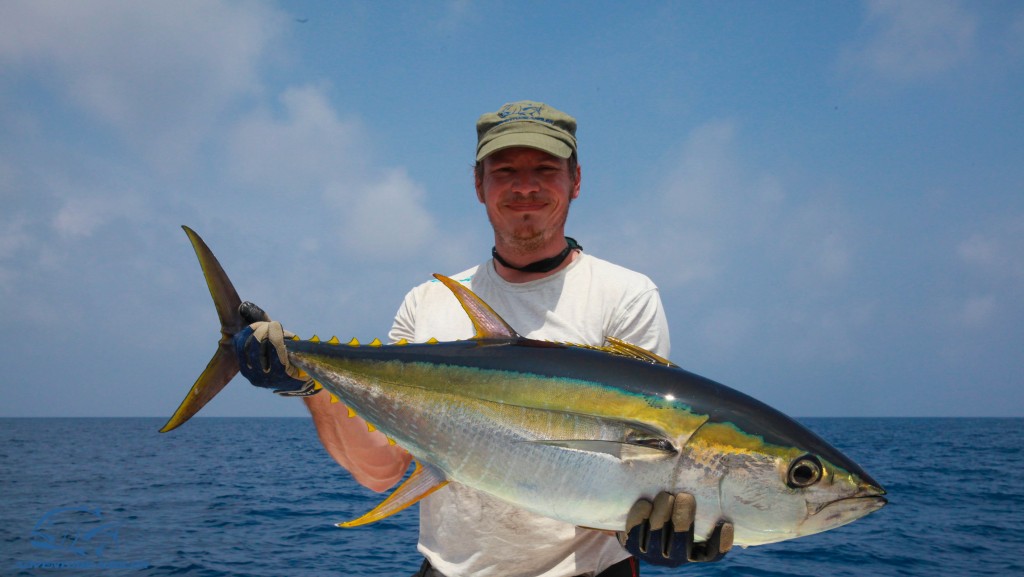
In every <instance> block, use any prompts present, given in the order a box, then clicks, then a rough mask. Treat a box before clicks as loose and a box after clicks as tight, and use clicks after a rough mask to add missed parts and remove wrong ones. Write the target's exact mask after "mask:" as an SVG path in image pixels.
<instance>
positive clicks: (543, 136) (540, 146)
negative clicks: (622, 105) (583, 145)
mask: <svg viewBox="0 0 1024 577" xmlns="http://www.w3.org/2000/svg"><path fill="white" fill-rule="evenodd" d="M476 138H477V143H476V160H477V162H479V161H481V160H483V159H484V158H485V157H487V156H488V155H490V154H493V153H495V152H497V151H499V150H502V149H504V148H512V147H514V146H525V147H527V148H536V149H537V150H543V151H544V152H546V153H548V154H551V155H553V156H557V157H558V158H569V157H570V156H572V154H573V153H574V152H576V119H575V118H573V117H571V116H569V115H568V114H566V113H564V112H562V111H560V110H557V109H555V108H553V107H551V106H548V105H547V104H544V103H541V102H532V101H530V100H521V101H519V102H510V103H508V104H506V105H505V106H502V107H501V109H500V110H498V111H497V112H488V113H487V114H484V115H483V116H481V117H480V118H479V120H477V121H476Z"/></svg>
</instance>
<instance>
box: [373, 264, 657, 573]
mask: <svg viewBox="0 0 1024 577" xmlns="http://www.w3.org/2000/svg"><path fill="white" fill-rule="evenodd" d="M452 278H453V279H455V280H457V281H459V282H461V283H463V284H464V285H466V286H468V287H469V288H470V289H471V290H472V291H473V292H475V293H476V294H477V295H478V296H479V297H480V298H482V299H483V300H484V301H485V302H487V303H488V304H489V305H490V306H491V308H492V309H494V311H495V312H497V313H498V314H499V315H501V317H502V318H503V319H505V321H506V322H508V324H509V325H511V326H512V328H513V329H515V330H516V331H517V332H518V333H519V334H521V335H523V336H524V337H529V338H533V339H542V340H550V341H562V342H572V343H579V344H586V345H594V346H601V345H603V344H605V339H606V338H607V337H609V336H612V337H616V338H619V339H622V340H624V341H627V342H630V343H633V344H635V345H639V346H641V347H644V348H646V349H648V350H651V351H653V352H655V353H657V354H658V355H661V356H663V357H666V358H667V357H668V354H669V336H668V322H667V321H666V319H665V313H664V311H663V309H662V306H661V298H660V297H659V295H658V289H657V287H656V286H655V285H654V283H653V282H651V280H650V279H649V278H647V277H646V276H644V275H642V274H640V273H637V272H634V271H631V270H629V269H626V268H623V267H620V266H618V265H614V264H612V263H610V262H607V261H604V260H601V259H599V258H596V257H593V256H590V255H588V254H584V253H580V254H578V255H576V258H575V260H573V262H572V263H570V264H569V266H567V267H566V268H564V269H562V270H561V271H559V272H557V273H555V274H554V275H552V276H549V277H546V278H543V279H540V280H536V281H531V282H526V283H510V282H507V281H505V280H504V279H502V278H501V277H499V276H498V274H497V273H496V272H495V271H494V265H493V262H492V261H488V262H486V263H484V264H483V265H480V266H477V267H474V268H471V269H469V270H467V271H464V272H462V273H459V274H457V275H455V276H453V277H452ZM472 336H473V326H472V323H471V322H470V320H469V317H467V316H466V313H465V311H463V310H462V307H461V306H460V305H459V303H458V301H457V300H456V299H455V297H454V296H453V295H452V294H451V291H449V290H448V288H447V287H445V286H444V285H443V284H441V283H440V282H438V281H436V280H431V281H429V282H426V283H423V284H421V285H419V286H417V287H416V288H414V289H412V290H411V291H409V293H408V294H407V295H406V297H405V300H404V301H403V302H402V306H401V307H400V308H399V310H398V314H397V315H396V316H395V323H394V326H392V328H391V332H390V333H389V337H390V338H391V340H392V341H397V340H399V339H403V338H404V339H406V340H408V341H410V342H424V341H427V340H429V339H430V338H436V339H437V340H439V341H451V340H457V339H467V338H470V337H472ZM419 550H420V552H421V553H423V555H424V556H426V557H427V559H429V560H430V563H431V564H432V565H433V566H434V567H435V568H436V569H437V570H438V571H440V572H441V573H443V574H445V575H447V576H448V577H463V576H469V575H473V576H475V577H492V576H493V577H499V576H500V577H512V576H522V577H571V576H574V575H593V574H596V573H600V572H601V571H602V570H604V569H606V568H607V567H609V566H611V565H613V564H615V563H617V562H619V561H621V560H622V559H625V558H626V557H628V556H629V553H627V552H626V551H625V550H624V549H623V548H622V547H621V546H620V545H619V543H618V541H617V540H616V539H615V537H612V536H610V535H606V534H603V533H599V532H597V531H593V530H589V529H581V528H577V527H574V526H573V525H569V524H567V523H563V522H561V521H555V520H553V519H548V518H546V517H542V516H539V515H535V514H533V513H530V512H527V511H524V510H522V509H519V508H516V507H514V506H512V505H509V504H507V503H505V502H504V501H500V500H498V499H495V498H494V497H491V496H490V495H488V494H486V493H482V492H479V491H476V490H474V489H471V488H469V487H466V486H464V485H460V484H458V483H449V484H448V485H447V486H446V487H444V488H443V489H441V490H439V491H437V492H435V493H434V494H432V495H430V496H429V497H427V498H425V499H424V500H422V501H420V542H419Z"/></svg>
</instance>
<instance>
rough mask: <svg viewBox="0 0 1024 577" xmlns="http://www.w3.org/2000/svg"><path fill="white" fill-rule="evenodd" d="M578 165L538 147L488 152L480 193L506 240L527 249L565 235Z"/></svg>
mask: <svg viewBox="0 0 1024 577" xmlns="http://www.w3.org/2000/svg"><path fill="white" fill-rule="evenodd" d="M579 177H580V172H579V167H578V166H577V167H576V174H575V175H573V174H570V172H569V161H568V160H566V159H564V158H558V157H557V156H552V155H550V154H548V153H546V152H542V151H540V150H536V149H534V148H506V149H504V150H499V151H498V152H495V153H494V154H491V155H490V156H488V157H486V158H484V160H483V175H482V177H481V178H479V179H477V182H476V194H477V198H478V199H480V202H482V203H483V204H484V205H485V206H486V207H487V217H488V218H489V219H490V221H491V226H492V227H494V232H495V234H496V235H497V237H498V239H500V240H501V241H502V243H503V244H506V245H509V246H514V247H516V248H518V249H519V250H522V251H524V252H529V251H532V250H537V249H539V248H543V247H544V245H545V244H546V243H549V242H551V239H552V238H554V237H559V239H560V237H562V236H563V235H564V231H565V220H566V217H567V216H568V214H569V202H570V201H571V200H573V199H575V198H576V197H578V196H579V194H580V183H579Z"/></svg>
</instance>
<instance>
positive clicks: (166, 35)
mask: <svg viewBox="0 0 1024 577" xmlns="http://www.w3.org/2000/svg"><path fill="white" fill-rule="evenodd" d="M0 13H2V17H0V62H2V63H5V64H6V65H8V66H11V67H14V68H17V69H19V70H20V71H21V72H23V73H25V74H28V75H32V76H35V77H36V78H35V81H37V82H39V83H41V84H44V85H48V86H50V87H52V88H55V89H56V90H57V91H58V92H59V94H60V95H61V96H62V97H63V98H64V99H65V100H66V101H68V102H70V103H72V104H73V105H74V106H75V107H77V108H79V109H81V110H83V111H85V112H86V113H87V114H88V115H89V117H90V118H91V119H93V120H98V121H99V122H100V123H101V124H103V125H106V126H109V127H112V128H113V129H114V130H115V131H116V133H117V134H118V135H119V136H120V137H121V138H124V139H125V140H126V141H127V142H128V143H129V144H130V145H132V146H133V147H136V148H137V149H138V150H140V151H141V152H142V153H143V155H144V156H145V157H146V158H147V159H148V160H149V161H150V162H152V163H153V164H154V166H157V167H160V168H162V169H164V170H170V169H173V168H178V167H180V166H182V163H183V162H184V161H186V160H188V159H190V158H191V156H192V155H193V154H194V153H195V151H196V148H197V147H198V146H199V145H200V144H201V143H202V141H203V140H204V139H205V138H206V137H207V136H208V135H209V134H210V132H211V131H212V127H213V126H215V125H216V124H217V120H218V116H219V115H220V114H221V113H222V111H223V110H224V109H225V107H226V106H227V105H228V104H229V103H231V102H232V101H234V100H235V99H238V98H239V97H241V96H244V95H247V94H253V93H256V92H257V91H258V89H259V82H258V78H257V72H258V71H257V64H258V61H259V59H260V57H261V55H263V53H264V52H265V51H266V50H267V48H268V45H269V44H270V43H271V42H272V40H273V39H274V37H275V36H276V34H277V31H276V22H277V21H278V20H279V18H277V17H276V15H275V14H274V13H273V12H272V11H271V10H270V9H268V8H267V7H266V5H264V4H261V3H251V2H213V1H198V0H182V1H180V2H167V3H160V2H130V1H119V0H95V1H90V2H46V1H36V0H31V1H21V2H18V1H14V2H5V3H4V4H3V7H2V8H0Z"/></svg>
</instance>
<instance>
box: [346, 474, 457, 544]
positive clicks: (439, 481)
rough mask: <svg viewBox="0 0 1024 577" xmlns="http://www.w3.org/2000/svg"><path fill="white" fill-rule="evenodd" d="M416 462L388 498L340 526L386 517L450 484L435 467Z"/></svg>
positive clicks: (364, 523) (354, 524) (375, 520)
mask: <svg viewBox="0 0 1024 577" xmlns="http://www.w3.org/2000/svg"><path fill="white" fill-rule="evenodd" d="M414 462H415V463H416V469H415V470H413V472H412V474H411V475H409V478H408V479H406V480H405V482H404V483H402V484H401V485H400V486H399V487H398V488H397V489H395V490H394V491H393V492H392V493H391V494H390V495H388V498H387V499H384V500H383V501H381V503H380V504H379V505H377V506H376V507H374V508H373V509H371V510H370V511H369V512H368V513H366V514H365V515H363V516H362V517H359V518H358V519H353V520H351V521H346V522H344V523H338V527H344V528H346V529H347V528H349V527H358V526H360V525H366V524H368V523H374V522H377V521H380V520H381V519H386V518H388V517H390V516H392V515H394V514H395V513H398V512H399V511H402V510H404V509H405V508H406V507H408V506H410V505H413V504H415V503H417V502H418V501H419V500H420V499H422V498H424V497H426V496H427V495H429V494H431V493H433V492H434V491H436V490H438V489H440V488H441V487H444V486H445V485H447V484H448V481H447V480H445V479H444V477H443V476H442V475H441V474H440V473H438V472H436V471H435V470H434V469H433V467H424V466H422V465H420V463H419V461H414Z"/></svg>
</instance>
